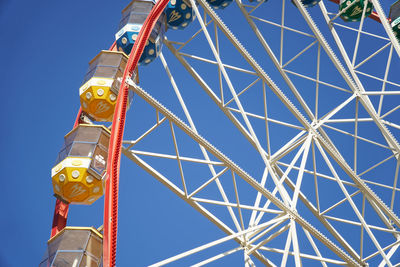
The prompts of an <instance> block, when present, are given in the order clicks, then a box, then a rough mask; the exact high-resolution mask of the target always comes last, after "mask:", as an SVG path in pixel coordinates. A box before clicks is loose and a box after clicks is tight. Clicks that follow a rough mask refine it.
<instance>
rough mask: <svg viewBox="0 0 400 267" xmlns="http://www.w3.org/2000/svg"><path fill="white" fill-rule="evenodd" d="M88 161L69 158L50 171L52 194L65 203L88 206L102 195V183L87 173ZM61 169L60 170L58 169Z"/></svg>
mask: <svg viewBox="0 0 400 267" xmlns="http://www.w3.org/2000/svg"><path fill="white" fill-rule="evenodd" d="M88 163H89V164H90V159H87V158H70V157H67V158H66V159H65V160H63V161H62V162H60V164H58V165H57V166H55V167H54V168H53V170H52V174H54V175H53V176H52V183H53V189H54V193H55V194H56V195H58V196H59V197H61V198H62V199H64V200H65V201H67V202H70V203H75V204H87V205H90V204H92V203H93V202H95V201H96V200H97V199H98V198H100V197H101V196H102V195H103V181H102V180H101V179H98V178H96V177H94V176H93V175H92V174H91V173H90V172H89V171H88V168H89V164H88ZM60 168H61V169H60Z"/></svg>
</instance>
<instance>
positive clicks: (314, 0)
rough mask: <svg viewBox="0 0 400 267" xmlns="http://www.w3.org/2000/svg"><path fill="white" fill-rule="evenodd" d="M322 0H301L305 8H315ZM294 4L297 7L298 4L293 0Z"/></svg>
mask: <svg viewBox="0 0 400 267" xmlns="http://www.w3.org/2000/svg"><path fill="white" fill-rule="evenodd" d="M320 1H321V0H300V2H301V3H302V4H303V6H305V7H313V6H315V5H316V4H318V3H319V2H320ZM292 3H293V4H294V5H295V6H296V3H295V2H294V0H292Z"/></svg>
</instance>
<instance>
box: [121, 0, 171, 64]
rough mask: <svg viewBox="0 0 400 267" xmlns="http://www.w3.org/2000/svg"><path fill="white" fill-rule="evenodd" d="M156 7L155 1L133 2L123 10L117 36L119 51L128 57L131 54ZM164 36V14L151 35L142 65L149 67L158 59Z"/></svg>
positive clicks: (137, 0) (141, 61) (141, 0)
mask: <svg viewBox="0 0 400 267" xmlns="http://www.w3.org/2000/svg"><path fill="white" fill-rule="evenodd" d="M154 5H155V1H153V0H133V1H132V2H131V3H130V4H129V5H128V6H127V7H126V8H125V9H124V10H122V19H121V21H120V23H119V28H118V32H117V33H116V34H115V39H116V41H117V48H118V50H119V51H123V52H124V53H125V54H127V55H129V54H130V53H131V50H132V47H133V44H134V43H135V41H136V38H137V37H138V35H139V32H140V29H141V28H142V26H143V23H144V22H145V20H146V18H147V16H148V15H149V13H150V11H151V9H152V8H153V6H154ZM164 35H165V14H164V13H163V14H162V15H161V16H160V18H159V19H158V21H157V23H156V25H155V27H154V29H153V31H152V32H151V34H150V38H149V40H148V42H147V44H146V47H145V48H144V51H143V54H142V56H141V58H140V60H139V64H140V65H147V64H149V63H150V62H152V61H153V60H154V59H156V58H157V56H158V55H159V53H160V51H161V47H162V40H163V39H164Z"/></svg>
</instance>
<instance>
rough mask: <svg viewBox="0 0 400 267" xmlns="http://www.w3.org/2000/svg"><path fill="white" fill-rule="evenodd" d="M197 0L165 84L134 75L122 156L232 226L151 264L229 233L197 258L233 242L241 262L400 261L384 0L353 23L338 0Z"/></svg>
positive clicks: (394, 63) (396, 49)
mask: <svg viewBox="0 0 400 267" xmlns="http://www.w3.org/2000/svg"><path fill="white" fill-rule="evenodd" d="M190 2H191V4H192V6H193V8H194V10H195V13H196V20H195V21H194V22H193V23H192V25H191V27H190V28H189V29H186V30H185V32H184V34H183V33H182V32H175V33H174V34H168V35H167V36H168V38H166V39H165V40H164V48H163V52H162V53H161V55H160V60H159V62H161V66H160V64H158V68H159V69H161V70H162V71H163V72H165V74H164V73H162V74H160V76H163V77H164V78H160V79H164V80H166V81H169V83H168V84H167V83H165V88H157V89H155V88H152V87H151V86H152V85H151V83H147V81H141V84H140V85H138V84H136V83H135V82H134V81H132V80H130V79H128V81H127V83H128V85H129V88H130V90H133V91H134V92H135V99H134V103H135V104H134V105H135V108H134V109H135V110H134V111H132V112H133V113H135V112H139V110H140V112H141V114H140V118H139V117H138V116H136V117H135V116H134V118H133V119H132V124H134V125H135V130H131V129H129V128H128V129H127V131H126V134H125V137H124V141H123V145H122V153H123V154H124V155H125V156H126V157H127V158H128V159H129V160H131V161H132V162H134V163H135V164H137V165H138V166H140V167H141V168H143V169H144V170H145V171H146V172H148V173H149V174H150V175H151V176H153V177H154V178H155V179H157V180H158V181H159V182H161V183H162V184H163V185H165V187H166V188H167V189H169V190H171V191H172V192H173V193H175V194H176V195H177V196H178V197H179V198H181V199H182V200H183V201H185V202H186V203H187V204H189V205H190V206H191V207H193V208H194V209H195V210H196V211H198V212H200V213H201V214H202V215H203V216H204V217H206V218H207V219H208V220H210V221H211V222H212V223H213V224H215V225H216V226H217V227H218V228H219V229H221V230H222V231H223V232H224V233H225V234H226V237H224V238H221V239H217V240H215V241H213V242H210V243H208V244H205V245H203V246H200V247H197V248H188V249H190V250H188V251H187V252H183V253H182V254H179V255H176V256H172V257H171V258H168V259H166V260H164V261H161V262H158V263H154V265H152V266H161V265H164V264H168V263H173V262H175V261H179V260H180V259H182V258H185V257H189V256H190V255H192V254H195V253H197V252H200V251H203V250H205V249H209V250H212V248H213V247H214V246H217V245H219V244H222V243H224V242H228V241H229V242H230V241H235V242H236V246H234V247H233V248H232V249H230V250H228V251H226V252H223V253H217V254H215V255H214V256H212V257H208V258H206V259H204V260H202V261H201V262H194V263H193V264H195V265H194V266H201V265H205V264H207V263H211V262H214V261H216V262H217V260H219V259H220V258H223V257H225V256H227V255H230V254H233V253H243V255H244V256H243V264H244V265H245V266H255V265H256V264H257V263H262V264H264V265H266V266H278V265H280V266H293V265H295V266H302V265H303V266H314V265H322V266H331V265H344V266H367V265H370V266H378V265H379V266H385V265H387V266H398V265H399V263H400V251H399V247H400V232H399V228H400V218H399V217H398V215H399V208H400V205H399V204H398V203H399V196H398V194H399V191H400V188H399V184H398V176H399V166H400V158H399V153H400V144H399V141H398V138H399V134H398V133H399V130H400V102H399V99H400V76H399V75H398V73H396V72H398V70H399V67H400V45H399V42H398V41H397V39H396V36H395V35H394V34H393V32H392V30H391V27H390V25H389V22H388V21H387V19H386V18H387V14H385V12H384V11H383V8H382V7H381V4H380V2H379V1H378V0H372V3H373V6H374V10H375V12H374V14H373V16H374V19H375V20H378V21H380V22H377V21H375V20H372V19H370V18H366V17H363V18H362V19H361V21H360V22H356V23H354V22H353V23H351V24H350V23H347V24H346V23H345V22H343V21H341V20H340V18H339V15H340V14H338V6H337V3H336V4H335V3H333V2H329V1H321V2H320V3H319V4H318V5H317V6H315V7H313V8H310V9H307V8H306V7H304V6H303V5H302V4H301V1H300V0H293V2H294V3H295V4H296V6H297V7H296V6H294V5H292V3H291V1H268V2H265V3H264V2H251V3H249V2H247V1H246V2H245V1H241V0H236V2H235V3H233V4H232V5H231V6H230V7H229V8H227V9H225V10H220V11H218V12H216V11H215V10H213V9H212V8H211V7H210V5H209V4H208V3H207V1H205V0H198V1H197V3H198V4H199V5H196V3H195V1H194V0H190ZM271 10H274V12H270V11H271ZM268 11H269V12H268ZM363 12H364V14H365V9H364V10H363ZM233 14H234V15H233ZM232 16H235V19H232ZM239 25H241V26H239ZM154 64H157V63H154ZM171 66H174V67H173V69H172V67H171ZM191 90H193V91H195V90H197V92H200V93H199V94H202V96H203V97H202V98H201V97H199V99H196V101H198V102H197V103H198V104H196V105H195V104H193V103H194V102H195V101H194V100H193V99H192V100H190V99H187V98H186V97H185V95H186V96H190V95H191V92H190V91H191ZM166 92H168V94H169V95H171V94H175V95H176V98H175V97H174V100H173V101H171V100H170V99H169V98H166V97H165V96H163V94H165V93H166ZM204 93H205V94H204ZM193 95H196V96H197V93H196V94H194V93H193ZM205 96H207V97H205ZM167 100H169V101H170V102H165V101H167ZM201 101H208V102H207V103H208V104H210V103H212V105H213V106H214V107H215V109H212V110H202V102H201ZM204 106H206V104H205V105H204ZM142 111H143V112H142ZM175 114H178V115H175ZM214 119H215V120H216V121H218V122H217V124H219V123H220V122H222V121H223V123H221V125H214V124H213V122H212V121H213V120H214ZM128 121H129V119H128ZM130 123H131V122H130V121H129V122H128V124H130ZM199 125H200V126H199ZM227 125H229V126H227ZM210 128H212V130H210ZM207 129H208V130H207ZM233 131H234V133H233ZM216 132H218V137H215V136H214V135H213V133H216ZM203 134H204V135H206V136H205V137H203V136H202V135H203ZM224 136H226V137H228V138H226V140H223V139H225V138H224ZM166 140H168V141H166ZM236 146H237V148H236ZM244 148H245V149H247V150H248V151H247V150H246V151H244V150H243V149H244ZM228 156H229V157H228ZM230 157H231V158H232V159H231V158H230ZM249 157H251V158H249ZM166 166H168V168H167V167H166Z"/></svg>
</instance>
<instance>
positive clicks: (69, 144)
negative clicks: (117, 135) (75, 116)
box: [51, 124, 110, 205]
mask: <svg viewBox="0 0 400 267" xmlns="http://www.w3.org/2000/svg"><path fill="white" fill-rule="evenodd" d="M64 140H65V141H64V146H63V147H62V149H61V151H60V153H59V154H58V158H57V161H56V166H55V167H54V168H53V169H52V170H51V177H52V183H53V189H54V194H55V195H56V197H58V198H61V199H62V200H64V201H66V202H70V203H74V204H86V205H90V204H92V203H93V202H95V201H96V200H97V199H98V198H100V197H101V196H102V195H103V179H104V177H105V173H106V167H107V156H108V154H107V153H108V144H109V141H110V131H109V130H108V129H107V128H105V127H104V126H101V125H88V124H80V125H78V126H77V127H76V128H75V129H73V130H72V131H71V132H69V133H68V134H67V135H66V136H65V137H64Z"/></svg>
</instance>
